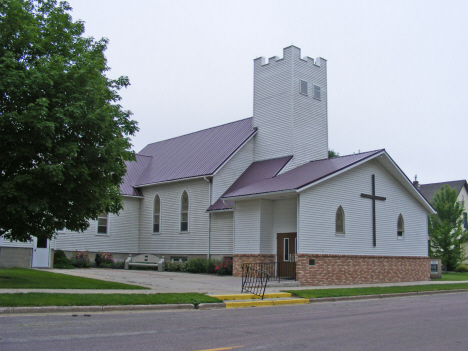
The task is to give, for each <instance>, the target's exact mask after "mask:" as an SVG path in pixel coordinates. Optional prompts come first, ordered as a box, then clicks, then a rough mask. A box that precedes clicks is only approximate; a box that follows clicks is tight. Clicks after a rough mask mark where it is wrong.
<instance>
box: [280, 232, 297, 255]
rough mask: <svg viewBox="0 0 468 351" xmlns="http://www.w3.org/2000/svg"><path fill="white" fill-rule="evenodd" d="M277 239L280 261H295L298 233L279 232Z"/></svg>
mask: <svg viewBox="0 0 468 351" xmlns="http://www.w3.org/2000/svg"><path fill="white" fill-rule="evenodd" d="M276 241H277V242H276V250H277V253H276V254H277V257H278V262H294V254H295V253H296V248H297V233H278V235H277V237H276Z"/></svg>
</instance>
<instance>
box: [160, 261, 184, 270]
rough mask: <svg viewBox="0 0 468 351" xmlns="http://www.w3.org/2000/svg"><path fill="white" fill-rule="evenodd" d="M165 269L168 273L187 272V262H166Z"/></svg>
mask: <svg viewBox="0 0 468 351" xmlns="http://www.w3.org/2000/svg"><path fill="white" fill-rule="evenodd" d="M165 269H166V271H168V272H187V262H179V261H174V262H166V263H165Z"/></svg>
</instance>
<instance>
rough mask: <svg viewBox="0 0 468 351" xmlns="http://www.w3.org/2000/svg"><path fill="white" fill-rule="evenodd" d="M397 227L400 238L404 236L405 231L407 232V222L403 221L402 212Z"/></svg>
mask: <svg viewBox="0 0 468 351" xmlns="http://www.w3.org/2000/svg"><path fill="white" fill-rule="evenodd" d="M397 227H398V228H397V234H398V238H403V233H404V232H405V222H404V221H403V216H402V215H401V214H400V215H399V216H398V225H397Z"/></svg>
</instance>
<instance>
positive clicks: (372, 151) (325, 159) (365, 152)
mask: <svg viewBox="0 0 468 351" xmlns="http://www.w3.org/2000/svg"><path fill="white" fill-rule="evenodd" d="M381 151H385V149H377V150H371V151H364V152H359V153H357V154H349V155H344V156H337V157H331V158H330V157H327V158H321V159H318V160H312V161H309V162H306V163H303V164H302V165H299V166H297V167H301V166H303V165H306V164H308V163H312V162H319V161H327V160H333V159H335V158H345V157H351V156H357V155H361V154H371V153H376V152H381ZM297 167H296V168H297ZM293 169H294V168H293Z"/></svg>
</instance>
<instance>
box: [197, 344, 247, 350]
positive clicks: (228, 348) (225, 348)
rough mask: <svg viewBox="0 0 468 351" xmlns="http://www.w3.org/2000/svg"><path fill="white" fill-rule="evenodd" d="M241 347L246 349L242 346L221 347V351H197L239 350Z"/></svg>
mask: <svg viewBox="0 0 468 351" xmlns="http://www.w3.org/2000/svg"><path fill="white" fill-rule="evenodd" d="M239 347H244V345H241V346H231V347H221V348H219V349H204V350H197V351H222V350H232V349H238V348H239Z"/></svg>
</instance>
